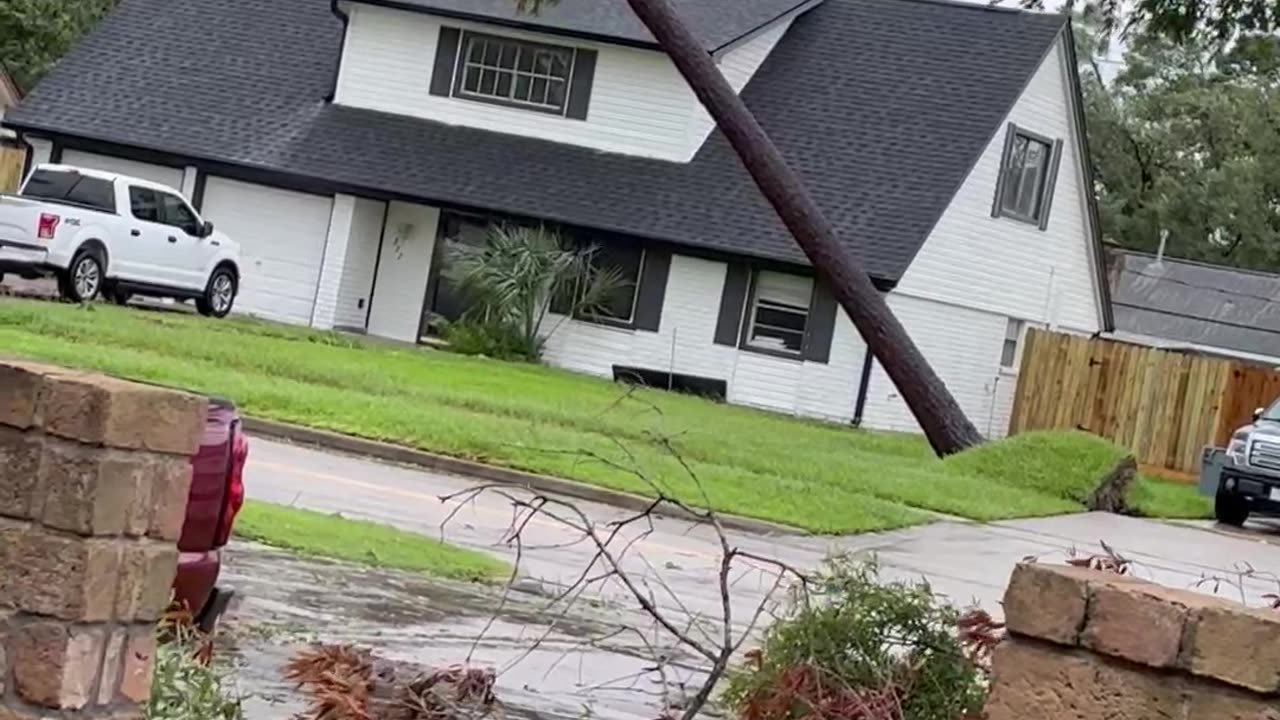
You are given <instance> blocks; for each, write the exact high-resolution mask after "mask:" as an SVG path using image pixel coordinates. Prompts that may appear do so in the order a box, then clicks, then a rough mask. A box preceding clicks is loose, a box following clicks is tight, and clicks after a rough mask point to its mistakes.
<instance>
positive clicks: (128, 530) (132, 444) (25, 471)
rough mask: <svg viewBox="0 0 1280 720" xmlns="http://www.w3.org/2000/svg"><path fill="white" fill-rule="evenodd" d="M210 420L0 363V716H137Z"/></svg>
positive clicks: (189, 402) (152, 399)
mask: <svg viewBox="0 0 1280 720" xmlns="http://www.w3.org/2000/svg"><path fill="white" fill-rule="evenodd" d="M205 414H206V401H205V400H204V399H203V398H198V397H195V396H191V395H185V394H182V393H177V392H172V391H169V390H163V389H158V388H153V387H148V386H143V385H135V384H131V383H126V382H122V381H119V380H114V379H110V378H105V377H101V376H94V375H86V374H80V373H73V372H70V371H65V370H61V369H59V368H53V367H46V366H37V365H24V364H14V363H0V720H28V719H33V720H34V719H35V718H46V717H64V718H69V717H76V718H111V719H112V720H124V719H126V718H136V717H141V710H140V708H141V706H142V705H143V704H144V703H145V702H146V699H147V697H148V695H149V693H150V686H151V666H152V659H153V655H154V651H155V640H154V635H155V623H156V620H157V619H158V618H159V617H160V615H161V613H162V612H163V611H164V610H165V608H166V605H167V604H168V602H169V598H170V588H171V586H172V584H173V577H174V572H175V569H176V567H177V559H178V550H177V543H176V541H177V538H178V534H179V532H180V531H181V528H182V522H183V518H184V514H185V508H186V500H187V492H188V490H189V488H190V483H191V464H190V456H191V455H192V454H193V453H194V452H195V451H196V449H197V448H198V446H199V442H200V436H201V433H202V431H203V428H204V423H205ZM51 711H62V712H61V713H60V714H55V713H54V712H51Z"/></svg>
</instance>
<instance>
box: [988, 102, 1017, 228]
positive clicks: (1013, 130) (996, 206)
mask: <svg viewBox="0 0 1280 720" xmlns="http://www.w3.org/2000/svg"><path fill="white" fill-rule="evenodd" d="M1017 134H1018V126H1017V125H1014V124H1013V123H1009V126H1008V128H1007V129H1006V131H1005V136H1004V154H1003V155H1001V156H1000V174H999V175H997V176H996V199H995V200H994V201H992V203H991V217H1000V199H1001V196H1003V195H1004V176H1005V175H1006V173H1005V171H1006V170H1008V169H1009V156H1011V155H1013V139H1014V137H1016V136H1017Z"/></svg>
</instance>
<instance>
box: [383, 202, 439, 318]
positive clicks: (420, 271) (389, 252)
mask: <svg viewBox="0 0 1280 720" xmlns="http://www.w3.org/2000/svg"><path fill="white" fill-rule="evenodd" d="M439 222H440V211H439V210H437V209H436V208H433V207H427V206H425V205H410V204H408V203H402V202H393V203H391V204H390V205H389V206H388V207H387V223H386V230H385V231H384V234H383V236H382V256H381V257H380V258H379V259H378V277H377V279H376V280H374V283H373V305H372V306H371V307H370V308H369V326H368V328H367V332H368V333H369V334H370V335H377V336H379V337H385V338H391V339H393V340H403V341H405V342H417V341H418V340H419V338H418V329H419V326H420V325H421V323H422V303H423V298H424V297H426V292H427V276H428V274H430V272H431V256H432V253H433V251H434V250H435V246H436V228H437V226H438V225H439Z"/></svg>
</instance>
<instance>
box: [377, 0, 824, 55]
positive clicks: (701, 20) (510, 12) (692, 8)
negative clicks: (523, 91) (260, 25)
mask: <svg viewBox="0 0 1280 720" xmlns="http://www.w3.org/2000/svg"><path fill="white" fill-rule="evenodd" d="M364 1H365V2H372V3H374V4H378V5H389V6H392V7H400V8H405V9H410V8H418V9H421V10H422V11H424V12H429V13H436V14H446V15H451V16H455V17H463V18H470V19H475V20H480V21H490V22H500V23H504V24H510V25H518V26H526V27H532V28H536V29H539V30H543V31H546V32H552V33H562V34H568V35H577V36H583V37H590V38H598V39H611V40H614V41H618V42H624V43H630V44H637V45H657V42H656V41H655V40H654V39H653V35H651V34H650V33H649V31H648V29H646V28H645V26H644V24H643V23H641V22H640V19H639V18H637V17H636V16H635V13H633V12H631V9H630V8H629V7H627V0H557V2H555V3H554V4H552V3H546V7H544V8H542V9H541V10H539V11H538V13H537V14H536V15H534V14H529V13H517V12H516V4H515V2H513V0H364ZM812 1H813V0H674V5H675V7H676V9H677V10H678V11H679V12H680V15H681V17H682V18H683V19H684V21H685V24H686V25H688V27H689V29H690V30H692V31H693V34H694V36H695V37H697V38H698V40H700V41H701V42H702V44H703V46H704V47H706V48H707V50H710V51H715V50H718V49H720V48H721V47H724V46H725V45H728V44H730V43H732V42H733V41H735V40H738V39H740V38H742V37H744V36H746V35H749V34H750V33H752V32H753V31H755V30H757V29H759V28H761V27H763V26H765V25H768V24H769V23H771V22H773V21H774V20H776V19H778V18H780V17H782V16H783V15H786V14H787V13H789V12H791V11H792V10H795V9H796V8H798V7H801V6H803V5H806V4H811V3H812Z"/></svg>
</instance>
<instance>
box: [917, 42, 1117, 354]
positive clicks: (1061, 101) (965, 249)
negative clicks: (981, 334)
mask: <svg viewBox="0 0 1280 720" xmlns="http://www.w3.org/2000/svg"><path fill="white" fill-rule="evenodd" d="M1064 58H1065V56H1064V54H1063V50H1062V47H1061V41H1059V45H1058V46H1057V47H1055V48H1054V49H1053V51H1052V52H1050V53H1049V55H1048V56H1047V57H1046V58H1045V61H1044V63H1043V65H1041V67H1040V69H1039V70H1038V71H1037V72H1036V74H1035V76H1034V77H1033V78H1032V80H1031V83H1030V84H1029V85H1028V86H1027V89H1026V91H1025V92H1024V93H1023V95H1022V97H1021V98H1019V99H1018V102H1017V103H1016V104H1015V105H1014V107H1013V110H1012V111H1011V112H1010V113H1009V116H1008V118H1007V119H1006V122H1014V123H1017V124H1018V125H1020V126H1022V127H1025V128H1027V129H1028V130H1031V131H1033V132H1036V133H1039V134H1041V135H1046V136H1048V137H1051V138H1055V139H1062V140H1063V141H1064V147H1063V151H1062V163H1061V166H1060V168H1059V171H1058V178H1057V186H1056V188H1055V190H1054V197H1053V206H1052V210H1051V212H1050V215H1049V226H1048V229H1047V230H1040V229H1039V227H1037V226H1034V225H1029V224H1026V223H1021V222H1017V221H1015V220H1011V219H1009V218H993V217H991V205H992V201H993V200H994V199H995V191H996V180H997V178H998V175H999V172H1000V162H1001V158H1002V155H1003V153H1004V141H1005V128H1004V123H1002V124H1001V127H1000V129H999V131H998V132H997V133H996V134H995V137H993V138H992V139H991V142H990V144H989V145H988V146H987V148H986V150H985V151H984V152H983V154H982V156H981V158H980V159H979V160H978V163H977V165H976V166H975V167H974V169H973V171H972V172H971V173H970V174H969V177H968V178H967V179H966V180H965V183H964V185H963V186H962V187H961V188H960V191H959V193H957V195H956V197H955V199H954V200H952V202H951V205H950V207H948V208H947V210H946V212H945V213H944V214H943V216H942V218H941V220H940V221H939V222H938V225H937V227H935V228H934V230H933V233H932V235H930V237H929V239H928V241H926V242H925V244H924V247H922V248H921V250H920V253H919V254H918V255H917V256H916V259H915V261H914V262H913V263H912V264H911V267H910V268H909V269H908V270H907V272H906V275H905V276H904V277H903V278H902V281H901V282H900V283H899V285H898V288H897V291H898V292H900V293H902V294H904V295H912V296H914V297H919V298H927V299H934V300H940V301H942V302H949V303H958V304H961V305H964V306H966V307H971V308H980V309H983V310H987V311H989V312H992V313H996V314H1000V315H1005V316H1010V317H1015V318H1020V319H1023V320H1027V321H1030V322H1044V323H1047V324H1050V325H1055V326H1061V327H1063V328H1064V329H1069V330H1075V331H1079V332H1090V333H1091V332H1096V331H1097V330H1099V329H1100V319H1099V312H1098V300H1097V298H1098V294H1097V287H1096V275H1095V273H1094V271H1093V266H1092V261H1093V260H1092V253H1091V251H1090V248H1091V242H1092V241H1091V239H1090V238H1091V235H1090V227H1089V218H1088V213H1087V212H1086V206H1085V195H1084V192H1085V187H1084V183H1083V173H1082V170H1081V164H1080V155H1079V150H1080V148H1078V147H1077V144H1076V142H1075V137H1076V135H1075V130H1074V128H1073V127H1072V117H1073V115H1072V107H1071V104H1070V103H1071V92H1070V86H1069V84H1068V75H1067V67H1066V64H1065V60H1064Z"/></svg>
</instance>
